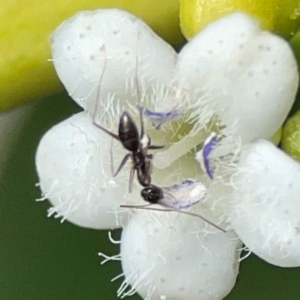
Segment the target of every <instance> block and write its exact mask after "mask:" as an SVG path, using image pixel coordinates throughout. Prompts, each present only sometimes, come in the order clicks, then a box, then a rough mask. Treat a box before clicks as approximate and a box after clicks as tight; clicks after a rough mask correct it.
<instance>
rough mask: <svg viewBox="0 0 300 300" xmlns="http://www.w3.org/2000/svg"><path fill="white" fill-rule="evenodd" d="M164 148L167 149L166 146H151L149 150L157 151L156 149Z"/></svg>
mask: <svg viewBox="0 0 300 300" xmlns="http://www.w3.org/2000/svg"><path fill="white" fill-rule="evenodd" d="M162 148H165V146H155V145H150V146H149V147H148V149H152V150H155V149H162Z"/></svg>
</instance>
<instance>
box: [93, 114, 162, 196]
mask: <svg viewBox="0 0 300 300" xmlns="http://www.w3.org/2000/svg"><path fill="white" fill-rule="evenodd" d="M140 118H141V134H139V131H138V129H137V126H136V124H135V122H134V121H133V119H132V118H131V116H130V115H129V113H128V112H127V111H124V112H123V113H122V115H121V117H120V121H119V132H118V135H117V134H115V133H112V132H110V131H109V130H107V129H106V128H104V127H102V126H101V125H99V124H97V123H96V122H95V121H94V124H95V126H97V127H98V128H100V129H101V130H103V131H104V132H106V133H107V134H109V135H110V136H111V137H113V138H114V139H116V140H118V141H120V142H121V143H122V145H123V147H124V148H125V149H127V150H128V151H129V153H128V154H126V155H125V156H124V158H123V160H122V161H121V163H120V165H119V167H118V169H117V171H116V172H115V173H114V174H113V176H114V177H115V176H117V175H118V174H119V172H120V171H121V170H122V168H123V166H124V165H125V163H126V162H127V160H128V158H129V157H131V159H132V168H131V171H130V179H129V193H131V192H132V183H133V176H134V172H135V170H136V171H137V178H138V181H139V183H140V184H141V185H142V186H144V187H147V186H149V185H150V184H151V176H150V174H151V160H152V158H153V155H152V154H148V153H147V151H148V149H161V148H163V147H164V146H154V145H151V139H150V136H149V135H148V134H145V132H144V124H143V119H142V111H141V109H140Z"/></svg>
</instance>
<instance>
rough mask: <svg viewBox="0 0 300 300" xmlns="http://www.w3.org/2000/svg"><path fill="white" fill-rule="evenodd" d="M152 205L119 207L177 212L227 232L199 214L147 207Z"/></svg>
mask: <svg viewBox="0 0 300 300" xmlns="http://www.w3.org/2000/svg"><path fill="white" fill-rule="evenodd" d="M152 205H153V204H147V205H120V207H123V208H134V209H146V210H154V211H166V212H178V213H181V214H185V215H189V216H192V217H197V218H200V219H202V220H203V221H204V222H206V223H208V224H210V225H212V226H214V227H215V228H217V229H219V230H220V231H222V232H224V233H226V232H227V231H226V230H225V229H223V228H222V227H220V226H218V225H216V224H215V223H213V222H211V221H209V220H208V219H206V218H205V217H203V216H202V215H199V214H195V213H192V212H188V211H182V210H180V209H175V208H172V209H171V208H166V209H160V208H155V207H149V206H152ZM164 207H165V206H164Z"/></svg>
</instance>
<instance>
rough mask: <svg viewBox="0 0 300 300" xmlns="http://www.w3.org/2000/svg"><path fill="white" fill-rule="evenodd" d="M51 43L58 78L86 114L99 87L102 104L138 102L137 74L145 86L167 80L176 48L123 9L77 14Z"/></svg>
mask: <svg viewBox="0 0 300 300" xmlns="http://www.w3.org/2000/svg"><path fill="white" fill-rule="evenodd" d="M51 44H52V53H53V61H54V66H55V69H56V71H57V73H58V76H59V77H60V80H61V81H62V82H63V84H64V85H65V87H66V89H67V90H68V92H69V94H70V95H71V97H72V98H73V99H74V100H75V101H76V102H77V103H78V104H80V105H81V106H82V107H83V108H85V109H87V110H89V111H90V112H94V109H95V102H96V100H97V95H98V92H99V89H101V101H100V102H101V103H100V105H99V106H101V107H102V106H103V107H107V106H109V105H116V101H117V100H118V99H122V100H123V102H124V103H125V99H126V101H129V102H131V104H133V105H136V104H139V102H140V101H141V99H137V91H136V90H137V87H136V84H137V83H136V80H135V78H136V75H137V78H138V80H139V84H140V85H141V87H144V86H146V88H147V87H149V86H155V85H156V84H161V85H162V86H163V85H165V84H169V82H170V80H171V79H172V78H173V75H174V69H175V63H176V57H177V55H176V52H175V51H174V50H173V49H172V48H171V46H169V45H168V44H167V43H165V42H164V41H163V40H162V39H161V38H160V37H158V36H157V35H156V34H155V33H154V32H153V31H152V30H151V29H150V28H149V27H148V26H147V25H146V24H145V23H144V22H143V21H141V20H140V19H138V18H136V17H135V16H133V15H131V14H130V13H127V12H125V11H122V10H118V9H101V10H96V11H83V12H80V13H78V14H77V15H75V16H74V17H73V18H71V19H69V20H67V21H65V22H64V23H63V24H61V25H60V26H59V27H58V28H57V29H56V31H55V32H54V33H53V35H52V38H51ZM102 73H103V77H102V79H101V76H102ZM100 81H101V88H100ZM141 87H140V88H141ZM141 90H142V88H141Z"/></svg>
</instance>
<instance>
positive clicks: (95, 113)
mask: <svg viewBox="0 0 300 300" xmlns="http://www.w3.org/2000/svg"><path fill="white" fill-rule="evenodd" d="M102 49H103V51H104V54H105V60H104V66H103V70H102V73H101V76H100V79H99V89H98V91H97V96H96V105H95V109H94V114H93V124H94V125H95V126H96V127H98V128H100V129H101V130H103V131H104V132H106V133H107V134H109V135H110V136H111V137H113V138H115V139H116V140H118V141H119V140H120V138H119V136H118V135H116V134H114V133H112V132H110V131H109V130H107V129H106V128H104V127H102V126H101V125H99V124H98V123H97V122H96V115H97V112H98V103H99V99H100V91H101V82H102V79H103V76H104V72H105V69H106V51H105V46H104V45H103V46H102V47H101V50H102Z"/></svg>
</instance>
